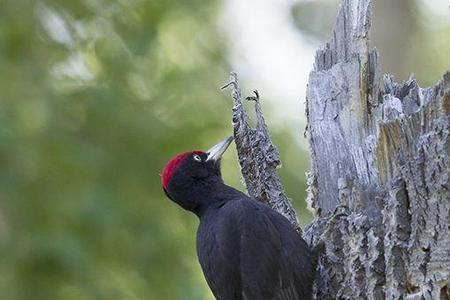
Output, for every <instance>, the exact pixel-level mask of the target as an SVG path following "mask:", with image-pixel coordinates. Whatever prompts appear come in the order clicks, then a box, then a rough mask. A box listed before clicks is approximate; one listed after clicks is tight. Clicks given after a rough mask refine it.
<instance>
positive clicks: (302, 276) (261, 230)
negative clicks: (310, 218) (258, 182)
mask: <svg viewBox="0 0 450 300" xmlns="http://www.w3.org/2000/svg"><path fill="white" fill-rule="evenodd" d="M248 203H249V204H251V205H250V208H247V209H246V210H247V213H246V214H245V220H244V223H245V227H244V229H243V233H244V234H243V238H242V242H241V257H242V258H243V260H242V262H241V274H242V286H243V295H244V300H252V299H270V300H308V299H310V297H311V296H310V295H311V285H312V277H311V276H312V273H313V271H312V268H311V267H310V266H311V260H310V259H311V257H310V255H309V250H308V247H307V245H306V243H305V242H304V241H303V240H302V239H301V236H300V235H299V234H298V233H297V232H296V231H295V230H294V229H293V227H292V225H291V224H290V223H289V221H287V219H286V218H285V217H283V216H281V215H280V214H279V213H277V212H275V211H273V210H272V209H270V208H269V207H267V206H265V205H263V204H260V203H257V202H255V201H253V200H251V201H249V202H248ZM246 206H248V205H246ZM252 211H253V213H252ZM249 216H250V217H249ZM243 262H244V263H243Z"/></svg>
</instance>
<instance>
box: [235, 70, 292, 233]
mask: <svg viewBox="0 0 450 300" xmlns="http://www.w3.org/2000/svg"><path fill="white" fill-rule="evenodd" d="M227 86H230V87H231V90H232V97H233V128H234V140H235V143H236V149H237V153H238V157H239V163H240V165H241V172H242V176H243V178H244V182H245V185H246V188H247V191H248V193H249V195H250V196H252V197H253V198H255V199H257V200H259V201H261V202H263V203H266V204H268V205H269V206H270V207H271V208H273V209H274V210H276V211H278V212H279V213H281V214H282V215H284V216H285V217H286V218H287V219H288V220H289V221H290V222H291V223H292V225H293V226H294V227H295V228H296V229H297V230H298V231H300V226H299V224H298V219H297V216H296V214H295V211H294V209H293V207H292V204H291V202H290V200H289V199H288V197H287V196H286V194H285V193H284V191H283V187H282V185H281V182H280V178H279V177H278V173H277V167H278V166H279V165H280V163H281V162H280V154H279V152H278V150H277V148H276V147H275V145H274V144H273V143H272V139H271V138H270V134H269V131H268V129H267V126H266V123H265V120H264V117H263V113H262V109H261V103H260V100H259V95H258V94H257V95H256V97H253V99H254V100H255V113H256V128H252V127H251V126H250V124H249V118H248V116H247V114H246V111H245V109H244V105H243V103H242V96H241V90H240V87H239V83H238V79H237V75H236V73H231V75H230V83H229V84H227ZM256 93H257V92H256Z"/></svg>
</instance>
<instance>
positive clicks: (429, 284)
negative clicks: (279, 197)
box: [305, 0, 450, 299]
mask: <svg viewBox="0 0 450 300" xmlns="http://www.w3.org/2000/svg"><path fill="white" fill-rule="evenodd" d="M370 14H371V1H369V0H344V1H343V3H342V6H341V9H340V12H339V15H338V18H337V21H336V25H335V28H334V30H333V35H332V38H331V40H330V41H329V42H328V43H327V44H326V45H325V47H324V48H323V49H321V50H319V51H318V52H317V54H316V62H315V65H314V70H313V71H312V72H311V74H310V78H309V83H308V91H307V117H308V126H307V129H308V135H309V141H310V147H311V157H312V169H311V173H310V175H309V178H308V182H309V195H308V199H309V201H310V206H311V207H312V208H313V210H314V212H315V213H316V216H317V219H316V221H315V222H314V223H313V224H312V225H311V226H309V228H308V230H307V231H306V232H305V237H307V238H308V240H309V241H310V242H311V243H312V244H313V245H314V244H317V243H323V244H324V246H325V253H324V255H323V256H322V257H320V260H319V267H318V270H319V276H318V277H319V278H318V280H317V282H316V295H315V296H316V299H449V298H450V228H449V224H450V182H449V177H450V132H449V131H450V116H449V113H450V112H449V111H450V73H447V74H445V75H444V77H443V79H442V80H441V81H440V82H439V83H438V84H437V85H436V86H435V87H433V88H425V89H423V88H420V87H419V86H418V84H417V82H416V80H415V79H414V78H413V77H412V78H410V79H409V80H407V81H406V82H403V83H396V82H395V81H394V79H393V78H392V76H388V75H386V76H384V78H383V80H382V76H381V72H380V67H379V63H378V54H377V52H376V50H370V49H369V42H368V36H369V29H370V24H371V22H370ZM339 207H345V208H346V212H345V214H342V213H339V214H337V213H336V212H335V211H336V209H339Z"/></svg>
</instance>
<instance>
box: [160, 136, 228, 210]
mask: <svg viewBox="0 0 450 300" xmlns="http://www.w3.org/2000/svg"><path fill="white" fill-rule="evenodd" d="M232 141H233V137H229V138H227V139H225V140H223V141H221V142H219V143H217V144H216V145H214V146H213V147H211V149H209V150H208V151H206V152H204V151H190V152H184V153H180V154H178V155H175V156H174V157H173V158H172V159H171V160H169V162H168V163H167V164H166V166H165V167H164V169H163V171H162V173H161V183H162V186H163V190H164V192H165V193H166V195H167V197H169V198H170V199H171V200H172V201H174V202H176V203H177V204H178V205H180V206H181V207H183V208H184V209H187V210H190V211H193V212H195V211H196V210H197V209H198V206H199V205H200V204H201V203H200V202H201V200H202V197H204V196H206V195H208V193H210V192H211V191H212V190H213V189H214V187H215V186H216V184H217V183H222V178H221V173H220V158H221V157H222V154H223V153H224V152H225V150H227V148H228V146H229V145H230V144H231V142H232Z"/></svg>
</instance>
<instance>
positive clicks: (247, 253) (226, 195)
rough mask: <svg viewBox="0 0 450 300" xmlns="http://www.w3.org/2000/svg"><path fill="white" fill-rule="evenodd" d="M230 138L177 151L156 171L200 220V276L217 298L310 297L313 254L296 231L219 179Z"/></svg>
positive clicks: (166, 188)
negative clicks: (205, 147) (207, 147)
mask: <svg viewBox="0 0 450 300" xmlns="http://www.w3.org/2000/svg"><path fill="white" fill-rule="evenodd" d="M232 140H233V138H232V137H230V138H227V139H226V140H224V141H222V142H220V143H218V144H217V145H215V146H213V147H212V148H211V149H210V150H208V151H207V152H203V151H191V152H185V153H181V154H178V155H176V156H175V157H174V158H172V159H171V160H170V161H169V162H168V163H167V165H166V166H165V167H164V169H163V172H162V174H161V181H162V185H163V189H164V192H165V193H166V195H167V196H168V197H169V198H170V199H171V200H172V201H173V202H175V203H177V204H178V205H180V206H181V207H182V208H184V209H186V210H188V211H191V212H193V213H194V214H196V215H197V216H198V217H199V219H200V224H199V227H198V230H197V255H198V259H199V261H200V265H201V267H202V270H203V273H204V275H205V278H206V281H207V282H208V285H209V287H210V288H211V290H212V292H213V294H214V296H215V297H216V298H217V299H218V300H308V299H311V293H312V283H313V277H314V268H313V261H312V260H313V258H312V254H311V252H310V250H309V248H308V245H307V244H306V242H305V241H304V240H303V239H302V237H301V235H300V234H299V233H297V232H296V231H295V230H294V228H293V226H292V225H291V224H290V223H289V221H288V220H287V219H286V218H285V217H283V216H282V215H281V214H279V213H277V212H276V211H274V210H272V209H271V208H270V207H268V206H266V205H264V204H262V203H260V202H258V201H256V200H255V199H252V198H250V197H249V196H247V195H245V194H243V193H242V192H240V191H238V190H236V189H234V188H232V187H230V186H227V185H226V184H225V183H224V182H223V180H222V177H221V173H220V158H221V156H222V154H223V153H224V152H225V150H226V149H227V148H228V146H229V145H230V143H231V142H232Z"/></svg>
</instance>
